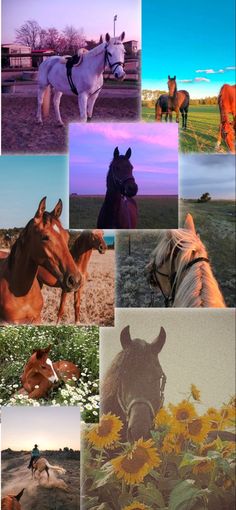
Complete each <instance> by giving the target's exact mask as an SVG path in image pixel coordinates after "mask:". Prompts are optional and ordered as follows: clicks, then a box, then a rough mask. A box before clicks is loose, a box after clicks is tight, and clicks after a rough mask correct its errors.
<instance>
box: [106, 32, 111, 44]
mask: <svg viewBox="0 0 236 510" xmlns="http://www.w3.org/2000/svg"><path fill="white" fill-rule="evenodd" d="M109 41H110V36H109V34H108V33H106V42H107V43H109Z"/></svg>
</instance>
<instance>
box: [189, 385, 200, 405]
mask: <svg viewBox="0 0 236 510" xmlns="http://www.w3.org/2000/svg"><path fill="white" fill-rule="evenodd" d="M191 395H192V397H193V399H194V400H196V401H197V402H200V391H199V390H198V389H197V387H196V386H195V384H191Z"/></svg>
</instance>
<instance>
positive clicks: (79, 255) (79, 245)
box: [38, 230, 107, 323]
mask: <svg viewBox="0 0 236 510" xmlns="http://www.w3.org/2000/svg"><path fill="white" fill-rule="evenodd" d="M103 236H104V232H103V231H102V230H83V231H82V232H81V233H80V235H79V236H78V237H77V238H76V239H75V241H74V243H73V245H72V247H71V249H70V252H71V255H72V257H73V259H74V261H75V263H76V266H77V268H78V271H79V272H80V274H81V275H82V283H81V285H80V287H79V289H77V290H76V291H75V292H74V312H75V322H76V323H77V322H79V319H80V304H81V294H82V290H83V289H84V286H85V283H86V281H87V279H88V272H87V267H88V264H89V260H90V258H91V255H92V251H93V250H97V251H98V252H99V253H101V254H104V253H105V251H106V249H107V245H106V243H105V241H104V239H103ZM38 280H39V282H40V284H41V285H43V284H46V285H49V287H58V286H59V284H58V282H57V280H56V279H55V278H54V276H53V275H51V274H50V273H49V272H48V271H46V270H45V269H44V268H43V267H40V268H39V271H38ZM67 295H68V293H67V292H64V291H63V290H62V293H61V301H60V307H59V311H58V322H59V321H60V319H61V318H62V316H63V314H64V311H65V304H66V299H67Z"/></svg>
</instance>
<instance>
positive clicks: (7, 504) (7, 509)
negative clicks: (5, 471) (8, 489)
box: [1, 489, 25, 510]
mask: <svg viewBox="0 0 236 510" xmlns="http://www.w3.org/2000/svg"><path fill="white" fill-rule="evenodd" d="M24 490H25V489H22V491H20V492H19V494H17V495H16V496H12V495H9V496H4V498H2V500H1V509H2V510H21V508H22V507H21V504H20V498H21V497H22V495H23V492H24Z"/></svg>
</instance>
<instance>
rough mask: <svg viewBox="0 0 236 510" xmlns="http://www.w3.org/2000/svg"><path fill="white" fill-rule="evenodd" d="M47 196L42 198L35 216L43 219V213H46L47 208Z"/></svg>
mask: <svg viewBox="0 0 236 510" xmlns="http://www.w3.org/2000/svg"><path fill="white" fill-rule="evenodd" d="M46 198H47V197H43V198H42V200H40V202H39V206H38V209H37V211H36V213H35V215H34V217H35V218H37V219H41V218H42V216H43V213H44V211H45V209H46Z"/></svg>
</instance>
